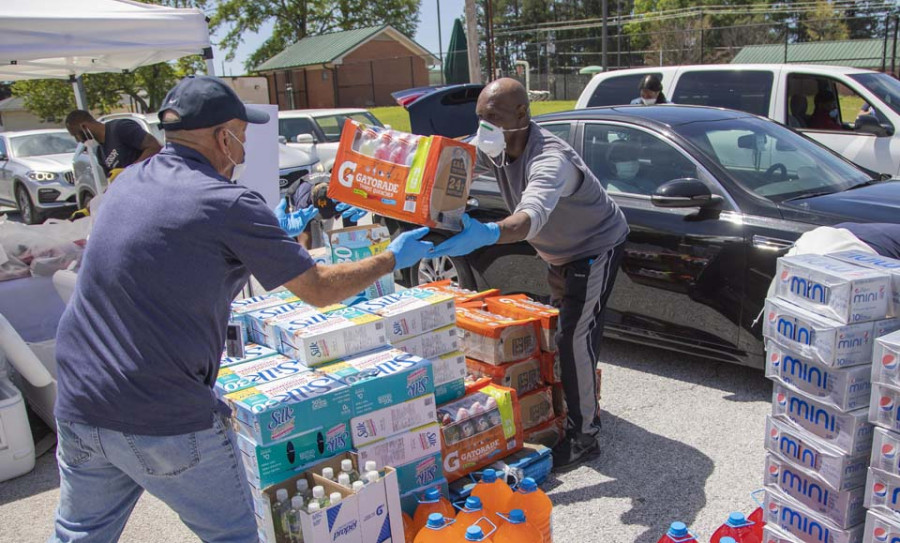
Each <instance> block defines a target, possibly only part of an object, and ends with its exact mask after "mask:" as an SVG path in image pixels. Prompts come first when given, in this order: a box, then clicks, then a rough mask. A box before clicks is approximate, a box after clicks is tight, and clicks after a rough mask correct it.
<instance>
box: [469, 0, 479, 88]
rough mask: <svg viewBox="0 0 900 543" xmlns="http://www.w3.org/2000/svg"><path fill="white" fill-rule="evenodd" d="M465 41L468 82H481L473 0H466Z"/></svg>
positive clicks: (476, 24)
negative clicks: (467, 59) (466, 45)
mask: <svg viewBox="0 0 900 543" xmlns="http://www.w3.org/2000/svg"><path fill="white" fill-rule="evenodd" d="M466 41H467V42H468V47H467V50H468V51H467V52H468V57H469V83H481V60H480V59H479V58H478V21H477V19H476V18H475V0H466Z"/></svg>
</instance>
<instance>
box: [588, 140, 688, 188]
mask: <svg viewBox="0 0 900 543" xmlns="http://www.w3.org/2000/svg"><path fill="white" fill-rule="evenodd" d="M583 158H584V161H585V163H586V164H587V166H588V167H589V168H590V169H591V171H592V172H594V175H596V176H597V178H598V179H600V182H601V183H602V184H603V186H604V187H606V190H608V191H609V192H610V193H623V194H635V195H644V196H649V195H651V194H653V192H654V191H656V189H657V188H658V187H659V186H660V185H662V184H664V183H667V182H668V181H671V180H673V179H681V178H685V177H692V178H696V177H697V167H696V166H695V165H694V164H693V163H692V162H691V161H690V160H689V159H688V158H687V157H685V156H684V155H683V154H682V153H681V152H680V151H679V150H678V149H676V148H674V147H672V145H671V144H669V143H668V142H666V141H664V140H661V139H660V138H658V137H656V136H654V135H652V134H648V133H646V132H643V131H640V130H636V129H633V128H628V127H623V126H617V125H606V124H600V123H588V124H585V126H584V142H583Z"/></svg>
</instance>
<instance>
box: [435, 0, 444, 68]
mask: <svg viewBox="0 0 900 543" xmlns="http://www.w3.org/2000/svg"><path fill="white" fill-rule="evenodd" d="M436 1H437V16H438V56H439V57H440V59H441V85H443V84H444V41H443V40H442V39H441V0H436Z"/></svg>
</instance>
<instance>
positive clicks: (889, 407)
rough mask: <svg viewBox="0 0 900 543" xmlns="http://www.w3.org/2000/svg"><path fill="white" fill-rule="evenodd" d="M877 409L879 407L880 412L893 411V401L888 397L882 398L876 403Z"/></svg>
mask: <svg viewBox="0 0 900 543" xmlns="http://www.w3.org/2000/svg"><path fill="white" fill-rule="evenodd" d="M878 405H879V407H881V410H882V411H893V410H894V400H893V398H891V397H890V396H882V397H881V399H880V400H879V401H878Z"/></svg>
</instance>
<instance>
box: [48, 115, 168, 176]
mask: <svg viewBox="0 0 900 543" xmlns="http://www.w3.org/2000/svg"><path fill="white" fill-rule="evenodd" d="M66 130H68V131H69V134H71V135H72V137H73V138H75V139H76V140H77V141H79V142H82V143H85V142H87V141H90V140H93V141H96V142H97V144H98V145H97V150H96V153H97V160H98V161H99V162H100V166H101V167H102V168H103V174H104V176H105V177H109V176H110V173H111V172H112V171H113V170H118V169H122V168H127V167H128V166H131V165H132V164H134V163H135V162H141V161H143V160H146V159H148V158H150V157H152V156H153V155H155V154H156V153H158V152H159V151H160V150H161V149H162V147H161V146H160V145H159V142H158V141H156V138H154V137H153V136H152V135H150V133H148V132H147V131H146V130H144V129H143V128H141V125H139V124H138V123H136V122H134V121H132V120H131V119H115V120H112V121H109V122H107V123H105V124H104V123H101V122H99V121H97V120H96V119H94V117H93V116H92V115H91V114H90V113H88V112H87V111H84V110H82V109H76V110H75V111H73V112H71V113H69V114H68V115H67V116H66Z"/></svg>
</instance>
